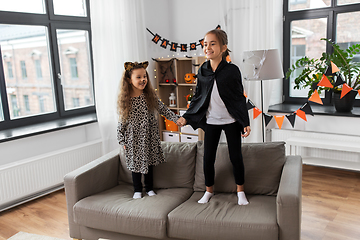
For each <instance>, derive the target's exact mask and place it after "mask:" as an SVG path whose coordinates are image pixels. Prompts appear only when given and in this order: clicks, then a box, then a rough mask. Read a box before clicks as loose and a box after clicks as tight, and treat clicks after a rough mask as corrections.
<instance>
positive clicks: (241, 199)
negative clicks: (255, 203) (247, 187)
mask: <svg viewBox="0 0 360 240" xmlns="http://www.w3.org/2000/svg"><path fill="white" fill-rule="evenodd" d="M237 196H238V204H239V205H248V204H249V201H248V200H247V199H246V196H245V193H244V192H238V193H237Z"/></svg>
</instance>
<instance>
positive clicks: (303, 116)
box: [295, 109, 307, 122]
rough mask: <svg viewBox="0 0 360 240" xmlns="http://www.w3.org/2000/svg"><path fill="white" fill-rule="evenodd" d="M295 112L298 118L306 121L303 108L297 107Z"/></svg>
mask: <svg viewBox="0 0 360 240" xmlns="http://www.w3.org/2000/svg"><path fill="white" fill-rule="evenodd" d="M295 113H296V116H298V117H299V118H302V119H303V120H304V121H306V122H307V119H306V114H305V112H304V111H303V110H300V109H298V110H296V111H295Z"/></svg>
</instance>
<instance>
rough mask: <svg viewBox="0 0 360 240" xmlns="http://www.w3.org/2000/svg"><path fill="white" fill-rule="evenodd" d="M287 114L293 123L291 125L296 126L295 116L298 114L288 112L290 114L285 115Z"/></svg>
mask: <svg viewBox="0 0 360 240" xmlns="http://www.w3.org/2000/svg"><path fill="white" fill-rule="evenodd" d="M285 116H286V118H287V119H288V120H289V122H290V123H291V126H292V127H294V126H295V116H296V114H295V113H291V114H288V115H285Z"/></svg>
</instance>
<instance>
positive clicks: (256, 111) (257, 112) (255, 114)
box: [253, 107, 262, 119]
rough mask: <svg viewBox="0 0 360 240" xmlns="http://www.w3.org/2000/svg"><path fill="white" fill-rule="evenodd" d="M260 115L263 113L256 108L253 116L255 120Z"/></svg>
mask: <svg viewBox="0 0 360 240" xmlns="http://www.w3.org/2000/svg"><path fill="white" fill-rule="evenodd" d="M260 113H262V112H261V110H260V109H258V108H257V107H254V116H253V119H255V118H257V117H258V116H259V114H260Z"/></svg>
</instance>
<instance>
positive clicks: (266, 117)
mask: <svg viewBox="0 0 360 240" xmlns="http://www.w3.org/2000/svg"><path fill="white" fill-rule="evenodd" d="M264 118H265V127H266V126H267V125H268V124H269V122H270V121H271V119H272V118H273V116H272V115H269V114H266V113H264Z"/></svg>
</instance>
